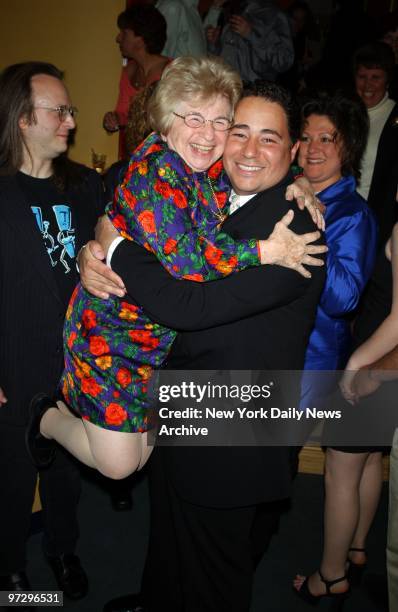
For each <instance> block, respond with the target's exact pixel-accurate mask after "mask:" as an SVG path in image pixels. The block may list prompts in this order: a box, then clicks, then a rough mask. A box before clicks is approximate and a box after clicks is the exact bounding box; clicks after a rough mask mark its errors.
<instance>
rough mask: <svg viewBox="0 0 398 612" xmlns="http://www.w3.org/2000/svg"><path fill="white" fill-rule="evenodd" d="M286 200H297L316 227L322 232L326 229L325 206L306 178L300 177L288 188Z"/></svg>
mask: <svg viewBox="0 0 398 612" xmlns="http://www.w3.org/2000/svg"><path fill="white" fill-rule="evenodd" d="M285 198H286V200H289V201H292V200H296V201H297V205H298V207H299V208H300V209H301V210H304V208H306V209H307V210H308V212H309V213H310V215H311V218H312V220H313V222H314V223H315V225H316V226H317V227H318V228H319V229H320V230H324V229H325V219H324V217H323V213H324V212H325V206H324V205H323V204H322V203H321V202H320V201H319V200H318V198H317V197H316V195H315V192H314V190H313V188H312V186H311V183H310V182H309V181H308V180H307V179H306V178H305V177H304V176H300V177H299V178H297V179H296V180H295V181H294V183H292V184H291V185H289V186H288V187H287V189H286V193H285Z"/></svg>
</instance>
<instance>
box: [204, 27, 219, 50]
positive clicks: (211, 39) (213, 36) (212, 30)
mask: <svg viewBox="0 0 398 612" xmlns="http://www.w3.org/2000/svg"><path fill="white" fill-rule="evenodd" d="M220 32H221V28H219V27H214V26H211V25H209V26H207V28H206V39H207V42H208V43H210V44H211V45H215V44H216V42H217V41H218V39H219V38H220Z"/></svg>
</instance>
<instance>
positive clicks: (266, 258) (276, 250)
mask: <svg viewBox="0 0 398 612" xmlns="http://www.w3.org/2000/svg"><path fill="white" fill-rule="evenodd" d="M293 217H294V212H293V211H292V210H289V212H287V213H286V215H285V216H284V217H282V219H281V220H280V221H278V223H276V224H275V227H274V230H273V232H272V234H271V235H270V236H269V237H268V238H267V240H260V241H259V245H260V252H261V263H263V264H267V263H268V264H276V265H278V266H284V267H285V268H291V269H293V270H296V271H297V272H299V273H300V274H302V275H303V276H305V278H310V277H311V273H310V272H309V271H308V270H306V269H305V268H304V265H303V264H306V265H308V266H323V261H322V260H321V259H318V258H317V257H311V255H319V254H320V253H326V251H327V250H328V249H327V246H325V245H318V246H316V245H312V244H310V243H311V242H314V241H315V240H318V238H319V237H320V233H319V232H310V233H308V234H301V235H299V234H295V233H294V232H292V231H291V230H290V229H289V225H290V223H291V222H292V220H293Z"/></svg>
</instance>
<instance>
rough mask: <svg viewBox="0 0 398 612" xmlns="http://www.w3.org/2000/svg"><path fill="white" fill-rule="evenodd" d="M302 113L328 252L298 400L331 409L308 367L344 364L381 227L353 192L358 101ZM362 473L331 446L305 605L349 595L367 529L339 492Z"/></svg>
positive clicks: (305, 159)
mask: <svg viewBox="0 0 398 612" xmlns="http://www.w3.org/2000/svg"><path fill="white" fill-rule="evenodd" d="M302 116H303V126H302V133H301V139H300V150H299V163H300V165H301V166H302V168H303V171H304V176H306V177H307V178H308V179H309V181H310V182H311V184H312V186H313V187H314V189H315V190H316V193H317V195H318V197H319V198H320V199H321V201H322V202H323V204H324V205H325V206H326V213H325V221H326V243H327V245H328V249H329V250H328V255H327V263H326V284H325V287H324V290H323V293H322V296H321V300H320V303H319V306H318V309H317V315H316V320H315V325H314V329H313V330H312V333H311V336H310V340H309V343H308V347H307V352H306V359H305V366H304V369H305V370H306V373H305V375H304V378H303V387H302V398H301V408H302V409H303V410H305V409H306V408H307V407H309V408H311V407H313V406H316V407H317V408H320V409H322V408H324V407H325V406H327V401H328V395H330V394H331V392H332V391H334V388H335V381H334V379H333V378H332V376H331V374H328V376H327V377H323V376H320V375H319V374H318V373H317V372H315V374H313V373H312V372H309V371H310V370H311V371H312V370H315V371H322V370H339V369H341V368H343V367H344V366H345V365H346V361H347V358H348V354H349V349H350V346H351V331H350V320H349V315H350V313H352V312H353V311H354V310H355V309H356V307H357V305H358V302H359V299H360V297H361V294H362V291H363V289H364V287H365V284H366V283H367V281H368V279H369V277H370V274H371V272H372V270H373V265H374V260H375V255H376V244H377V228H376V222H375V219H374V216H373V214H372V212H371V210H370V209H369V208H368V206H367V205H366V202H365V200H364V199H363V198H362V197H361V196H360V195H359V194H358V193H357V192H356V190H355V188H356V181H357V180H358V179H359V177H360V164H361V158H362V155H363V152H364V150H365V146H366V141H367V130H368V119H367V112H366V107H365V106H364V104H363V103H362V101H361V99H360V98H359V97H357V96H355V97H353V96H350V97H348V96H347V95H345V94H344V93H342V92H336V93H334V94H333V95H332V96H329V95H327V94H321V95H319V96H318V97H317V98H313V99H310V100H307V101H306V102H305V103H304V105H303V108H302ZM354 450H355V449H354ZM353 457H355V456H354V455H349V458H353ZM357 457H358V461H357V462H358V463H359V462H360V461H362V459H363V458H362V455H358V456H357ZM360 467H363V466H362V464H361V466H360ZM359 471H360V468H359V467H358V468H357V466H356V465H353V464H352V465H350V464H349V461H348V460H347V453H345V452H342V450H341V449H337V448H336V449H335V448H327V451H326V459H325V496H326V497H325V511H324V553H323V557H322V561H321V564H320V568H319V570H318V571H317V572H315V573H314V574H312V575H311V576H309V577H308V578H305V577H304V576H301V575H297V576H296V578H295V580H294V587H295V588H296V590H297V594H298V595H299V596H300V597H301V598H302V599H304V600H305V601H306V602H308V603H312V604H315V603H318V601H319V599H320V598H321V597H324V596H329V597H332V598H335V599H339V598H340V599H341V600H342V599H344V598H345V597H346V594H347V592H348V589H349V581H348V576H347V572H346V566H345V564H346V560H347V558H349V559H351V557H353V559H354V556H355V552H356V548H357V547H359V546H361V547H362V546H363V542H362V541H361V542H359V543H358V540H359V538H360V537H361V536H362V533H361V535H357V534H353V533H352V525H353V523H355V518H356V517H357V514H356V513H355V503H352V504H351V503H350V502H351V501H353V499H352V500H351V499H350V500H348V501H346V502H345V503H344V504H343V503H341V500H340V497H339V495H340V490H341V488H343V487H345V489H346V490H347V491H349V490H350V484H351V482H352V481H353V480H355V476H356V475H357V473H359ZM353 489H355V488H354V487H353ZM352 498H355V490H354V491H353V492H352ZM350 513H351V515H350ZM350 547H351V548H350ZM349 549H350V550H349Z"/></svg>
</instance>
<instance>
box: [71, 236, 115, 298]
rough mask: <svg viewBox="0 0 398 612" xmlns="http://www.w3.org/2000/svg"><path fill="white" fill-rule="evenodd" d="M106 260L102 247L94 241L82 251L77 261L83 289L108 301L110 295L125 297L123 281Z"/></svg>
mask: <svg viewBox="0 0 398 612" xmlns="http://www.w3.org/2000/svg"><path fill="white" fill-rule="evenodd" d="M104 258H105V253H104V250H103V248H102V246H101V245H100V243H99V242H95V241H94V240H90V242H88V243H87V244H86V245H85V247H84V248H82V249H81V250H80V252H79V254H78V257H77V259H78V264H79V270H80V280H81V283H82V285H83V287H84V288H85V289H86V290H87V291H88V292H89V293H92V294H93V295H95V296H96V297H99V298H104V299H107V298H109V296H110V295H116V296H118V297H124V296H125V295H126V288H125V286H124V283H123V281H122V279H121V278H120V276H118V275H117V274H116V273H115V272H113V271H112V270H111V269H110V268H109V267H108V266H107V265H106V264H104V262H103V261H102V260H103V259H104Z"/></svg>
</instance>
